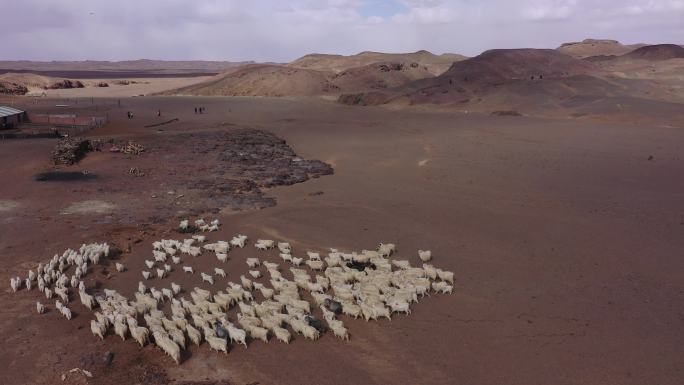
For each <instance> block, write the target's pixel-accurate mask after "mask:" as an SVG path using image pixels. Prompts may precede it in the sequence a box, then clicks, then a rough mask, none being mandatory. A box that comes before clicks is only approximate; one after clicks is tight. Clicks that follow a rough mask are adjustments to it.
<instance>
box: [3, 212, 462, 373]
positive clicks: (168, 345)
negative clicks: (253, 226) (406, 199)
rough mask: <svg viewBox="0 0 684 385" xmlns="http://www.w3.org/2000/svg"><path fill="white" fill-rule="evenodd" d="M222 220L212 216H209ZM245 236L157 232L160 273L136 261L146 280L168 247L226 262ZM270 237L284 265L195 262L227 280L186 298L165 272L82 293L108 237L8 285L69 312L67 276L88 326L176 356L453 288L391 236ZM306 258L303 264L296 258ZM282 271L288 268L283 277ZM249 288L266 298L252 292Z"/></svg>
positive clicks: (211, 276) (265, 246) (395, 306)
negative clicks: (346, 243)
mask: <svg viewBox="0 0 684 385" xmlns="http://www.w3.org/2000/svg"><path fill="white" fill-rule="evenodd" d="M195 225H196V227H197V228H200V229H201V226H203V225H206V222H204V220H198V221H195ZM218 225H219V223H218V221H212V222H211V223H210V224H209V226H218ZM184 226H185V228H188V226H189V221H188V220H184V221H181V224H180V228H181V229H183V227H184ZM246 240H247V237H246V236H244V235H238V236H236V237H234V238H233V239H232V240H231V241H230V242H224V241H217V242H214V243H205V242H206V241H207V239H206V237H205V236H203V235H195V236H193V237H192V238H189V239H185V240H182V241H181V240H168V239H162V240H160V241H156V242H154V243H153V244H152V246H153V250H152V256H153V259H154V260H146V261H145V264H146V267H147V268H148V269H150V270H153V271H154V272H155V273H156V274H153V273H151V272H150V271H142V275H143V277H144V278H145V280H148V279H150V280H151V279H154V280H155V282H156V281H158V282H160V283H161V282H165V281H166V280H167V278H168V277H171V276H172V275H173V274H175V273H176V270H175V269H172V268H171V265H169V264H166V263H164V262H165V261H166V260H167V258H168V257H171V258H172V259H173V262H174V264H180V263H183V266H182V270H178V274H183V273H191V274H192V273H194V270H193V267H192V266H191V265H190V263H189V261H191V260H192V259H188V257H191V258H196V257H199V256H200V255H203V251H209V252H213V253H214V254H215V255H216V257H217V261H218V262H217V263H223V262H225V260H226V258H227V255H228V253H229V251H230V247H231V246H234V247H244V246H245V242H246ZM200 245H201V246H200ZM275 247H277V248H278V254H279V256H280V258H281V259H282V260H283V261H284V262H285V263H287V264H289V266H288V268H281V266H280V264H279V263H276V262H271V261H266V260H262V259H264V258H265V257H264V255H265V254H264V255H262V256H261V258H256V257H254V258H247V259H246V261H245V262H246V264H247V265H248V267H249V269H250V270H249V274H248V276H249V278H248V277H247V276H245V275H241V276H240V277H239V280H240V283H234V282H231V281H228V278H229V277H228V272H226V270H225V269H224V268H221V267H215V268H214V270H213V271H208V272H200V276H201V279H202V281H203V282H208V283H209V284H211V285H220V284H221V283H222V284H223V285H226V286H225V289H223V290H217V291H215V292H214V291H208V290H205V289H201V288H199V287H195V288H193V289H191V290H188V291H187V294H188V295H189V297H190V298H189V299H188V298H186V297H184V296H181V293H183V289H182V288H181V286H180V285H178V284H176V283H174V282H169V287H164V288H162V289H161V290H158V289H156V288H154V287H150V288H148V287H147V286H146V285H145V284H144V283H143V282H142V281H141V282H138V290H137V292H136V293H135V295H134V298H127V297H125V296H123V295H121V294H119V293H118V292H116V291H114V290H109V289H104V292H103V293H102V294H100V293H98V295H96V296H93V295H91V294H88V293H87V289H86V287H85V285H84V283H83V281H81V280H80V279H81V277H82V276H83V275H85V274H87V272H88V268H89V265H93V264H97V263H98V261H99V259H100V258H101V257H106V256H108V254H109V246H108V245H107V244H91V245H83V246H82V247H81V248H80V249H79V250H78V251H74V250H67V251H66V252H64V254H63V255H62V256H59V255H55V256H54V257H53V258H52V259H51V260H50V261H49V262H48V263H47V264H46V265H42V264H41V265H39V266H38V269H37V273H34V272H33V271H29V274H28V277H27V278H26V279H25V280H22V279H21V278H20V277H17V278H12V279H11V280H10V287H11V288H12V290H13V291H17V290H19V289H20V288H21V287H22V284H23V283H24V282H25V286H26V287H27V289H28V290H30V288H31V287H32V285H33V282H34V281H35V282H36V284H37V286H38V288H39V290H40V291H41V292H43V293H44V294H45V295H46V297H47V298H48V299H49V298H52V296H53V295H56V296H58V297H59V298H60V299H59V300H57V301H56V304H55V306H56V308H57V310H58V311H59V312H60V313H61V314H62V315H64V317H66V318H67V319H71V317H72V313H71V310H70V309H69V308H68V307H67V305H68V303H69V294H70V289H69V287H70V286H71V288H72V291H77V292H78V294H79V297H80V301H81V303H82V304H83V305H84V306H85V307H87V308H88V309H90V310H93V311H94V316H95V319H93V320H92V321H91V323H90V328H91V331H92V333H93V335H95V336H97V337H98V338H100V339H104V338H105V337H106V335H107V334H108V333H109V332H110V331H111V330H113V332H114V334H115V335H118V336H119V337H121V338H122V339H123V340H125V339H126V338H127V337H128V336H129V335H130V337H132V339H133V340H135V341H136V342H137V343H139V344H140V346H144V345H145V344H147V343H149V342H150V341H153V342H154V344H156V345H157V346H158V347H159V348H160V349H161V350H162V351H164V352H165V353H166V354H168V355H169V356H170V357H171V358H172V359H173V360H174V361H175V362H176V363H180V356H181V351H182V350H183V349H185V348H186V347H187V345H188V344H190V343H193V344H196V345H200V344H201V343H202V342H203V341H206V342H207V343H208V345H209V347H210V348H211V349H212V350H216V351H218V352H223V353H228V351H229V347H230V345H231V344H232V345H235V344H240V345H243V346H244V347H245V348H246V347H247V346H248V345H247V343H248V341H249V340H250V339H251V340H260V341H263V342H268V341H269V337H275V338H276V339H277V340H278V341H280V342H283V343H289V342H290V341H291V339H292V332H295V333H298V334H300V335H302V336H303V337H304V338H306V339H310V340H316V339H318V338H319V337H320V335H321V333H324V332H325V331H326V330H330V331H331V332H332V334H333V335H335V336H336V337H338V338H340V339H344V340H347V339H349V336H350V333H349V331H348V329H347V327H346V326H345V324H344V322H343V321H342V320H341V319H339V318H338V317H339V316H340V315H341V314H342V315H346V316H349V317H354V318H359V317H362V318H363V319H365V320H366V321H369V320H377V319H379V318H387V319H391V317H392V315H393V314H395V313H404V314H411V306H412V304H414V303H416V302H418V300H420V299H421V298H423V297H424V296H426V295H428V293H429V292H431V291H433V292H438V293H451V292H452V291H453V286H452V285H453V281H454V274H453V273H452V272H449V271H444V270H441V269H439V268H436V267H434V266H432V265H429V264H426V263H423V265H422V266H421V267H413V266H411V264H410V263H409V261H408V260H397V259H393V258H392V255H393V254H394V253H395V250H396V247H395V245H394V244H383V243H381V244H380V245H379V246H378V248H377V250H363V251H361V252H348V253H347V252H341V251H338V250H336V249H330V252H328V253H327V256H326V257H324V258H321V254H320V253H318V252H306V254H304V255H305V256H302V257H294V256H293V255H292V248H291V246H290V244H289V243H285V242H279V243H276V242H274V241H272V240H264V239H259V240H258V241H257V242H256V243H255V248H256V249H257V250H261V251H266V250H269V249H272V248H275ZM419 258H420V259H421V260H422V261H426V260H430V259H431V258H432V255H431V252H430V251H423V250H421V251H420V252H419ZM183 259H186V261H183ZM302 261H303V262H304V264H305V265H306V267H308V269H306V268H299V267H298V266H300V265H301V263H302ZM70 266H74V270H73V274H72V276H71V278H70V277H69V276H68V275H67V274H66V273H65V271H67V270H69V267H70ZM116 268H117V271H120V272H125V271H128V269H126V268H125V267H124V265H123V264H120V263H117V264H116ZM287 271H289V272H287ZM284 274H288V275H291V277H292V278H291V279H289V278H286V277H285V276H284ZM258 280H261V281H262V282H259V281H258ZM221 281H223V282H221ZM150 282H152V281H150ZM223 285H221V286H222V287H223ZM255 291H258V292H259V294H260V295H261V297H263V299H261V300H260V301H259V300H255V298H254V295H253V293H254V292H255ZM302 292H308V293H309V294H310V295H311V297H312V298H313V300H314V302H315V307H318V308H320V310H321V312H322V318H321V319H318V318H316V317H315V316H314V315H313V308H314V307H313V306H312V304H311V303H310V302H309V301H307V300H305V299H303V298H302V296H301V294H302ZM167 301H170V314H166V313H164V312H163V311H161V310H160V307H161V305H162V304H163V303H164V302H167ZM98 307H99V309H98V310H97V311H95V309H96V308H98ZM234 307H237V309H238V310H239V312H238V313H237V316H236V318H235V319H234V320H230V318H229V316H228V314H227V312H228V311H229V310H230V309H232V308H234ZM36 310H37V312H38V313H43V312H45V306H44V305H42V304H41V303H40V302H37V303H36Z"/></svg>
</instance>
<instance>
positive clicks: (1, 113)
mask: <svg viewBox="0 0 684 385" xmlns="http://www.w3.org/2000/svg"><path fill="white" fill-rule="evenodd" d="M23 113H24V111H22V110H17V109H16V108H12V107H6V106H0V118H2V117H5V116H11V115H17V114H23Z"/></svg>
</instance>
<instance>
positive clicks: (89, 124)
mask: <svg viewBox="0 0 684 385" xmlns="http://www.w3.org/2000/svg"><path fill="white" fill-rule="evenodd" d="M106 123H107V118H106V117H104V116H77V115H75V114H35V113H29V114H28V119H27V121H25V122H23V123H21V124H20V126H19V130H14V132H5V133H0V139H18V138H46V137H56V136H60V135H68V136H76V135H79V134H82V133H84V132H86V131H89V130H92V129H94V128H98V127H102V126H103V125H104V124H106Z"/></svg>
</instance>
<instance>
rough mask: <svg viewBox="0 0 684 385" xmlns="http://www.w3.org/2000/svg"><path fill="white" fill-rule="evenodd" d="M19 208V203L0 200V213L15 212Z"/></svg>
mask: <svg viewBox="0 0 684 385" xmlns="http://www.w3.org/2000/svg"><path fill="white" fill-rule="evenodd" d="M18 207H19V202H17V201H11V200H9V199H0V213H6V212H9V211H13V210H15V209H17V208H18Z"/></svg>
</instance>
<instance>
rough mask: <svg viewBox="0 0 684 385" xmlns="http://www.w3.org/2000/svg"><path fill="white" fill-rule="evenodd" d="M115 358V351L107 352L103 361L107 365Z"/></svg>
mask: <svg viewBox="0 0 684 385" xmlns="http://www.w3.org/2000/svg"><path fill="white" fill-rule="evenodd" d="M113 360H114V353H113V352H107V353H105V355H104V357H103V358H102V362H104V364H105V365H107V366H109V365H111V364H112V361H113Z"/></svg>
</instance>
